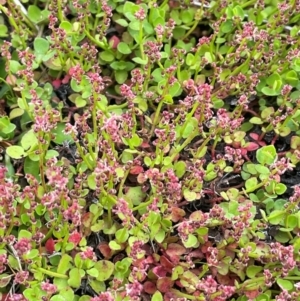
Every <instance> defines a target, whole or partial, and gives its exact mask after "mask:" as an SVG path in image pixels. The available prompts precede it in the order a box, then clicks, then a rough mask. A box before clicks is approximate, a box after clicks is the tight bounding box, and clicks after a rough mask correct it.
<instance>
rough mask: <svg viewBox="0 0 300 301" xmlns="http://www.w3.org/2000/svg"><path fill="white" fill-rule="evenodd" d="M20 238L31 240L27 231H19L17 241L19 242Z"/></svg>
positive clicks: (30, 234) (30, 235)
mask: <svg viewBox="0 0 300 301" xmlns="http://www.w3.org/2000/svg"><path fill="white" fill-rule="evenodd" d="M21 238H28V239H31V238H32V233H31V232H29V231H27V230H20V232H19V234H18V240H20V239H21Z"/></svg>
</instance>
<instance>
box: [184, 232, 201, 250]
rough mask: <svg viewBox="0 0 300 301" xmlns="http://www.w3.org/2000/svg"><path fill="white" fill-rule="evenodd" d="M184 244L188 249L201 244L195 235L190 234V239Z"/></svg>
mask: <svg viewBox="0 0 300 301" xmlns="http://www.w3.org/2000/svg"><path fill="white" fill-rule="evenodd" d="M182 243H183V245H184V246H185V247H186V248H194V247H196V246H197V245H198V244H199V242H198V239H197V237H196V236H195V235H193V234H189V236H188V239H187V240H186V241H183V242H182Z"/></svg>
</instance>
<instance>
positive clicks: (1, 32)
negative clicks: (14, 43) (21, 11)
mask: <svg viewBox="0 0 300 301" xmlns="http://www.w3.org/2000/svg"><path fill="white" fill-rule="evenodd" d="M7 31H8V28H7V26H5V25H4V24H0V37H1V38H5V37H7V36H8V33H7Z"/></svg>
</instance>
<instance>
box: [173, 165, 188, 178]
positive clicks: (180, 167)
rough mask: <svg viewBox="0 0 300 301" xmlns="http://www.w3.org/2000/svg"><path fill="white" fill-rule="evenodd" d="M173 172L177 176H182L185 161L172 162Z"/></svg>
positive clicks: (184, 170)
mask: <svg viewBox="0 0 300 301" xmlns="http://www.w3.org/2000/svg"><path fill="white" fill-rule="evenodd" d="M174 170H175V174H176V176H177V177H178V178H181V177H183V175H184V174H185V172H186V163H185V162H184V161H177V162H176V163H175V164H174Z"/></svg>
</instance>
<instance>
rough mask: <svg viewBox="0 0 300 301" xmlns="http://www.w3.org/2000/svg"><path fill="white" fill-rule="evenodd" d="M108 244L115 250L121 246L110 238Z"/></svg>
mask: <svg viewBox="0 0 300 301" xmlns="http://www.w3.org/2000/svg"><path fill="white" fill-rule="evenodd" d="M108 245H109V247H110V249H111V250H115V251H117V250H121V246H120V245H119V244H118V243H117V242H116V241H114V240H111V241H110V242H109V244H108Z"/></svg>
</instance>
